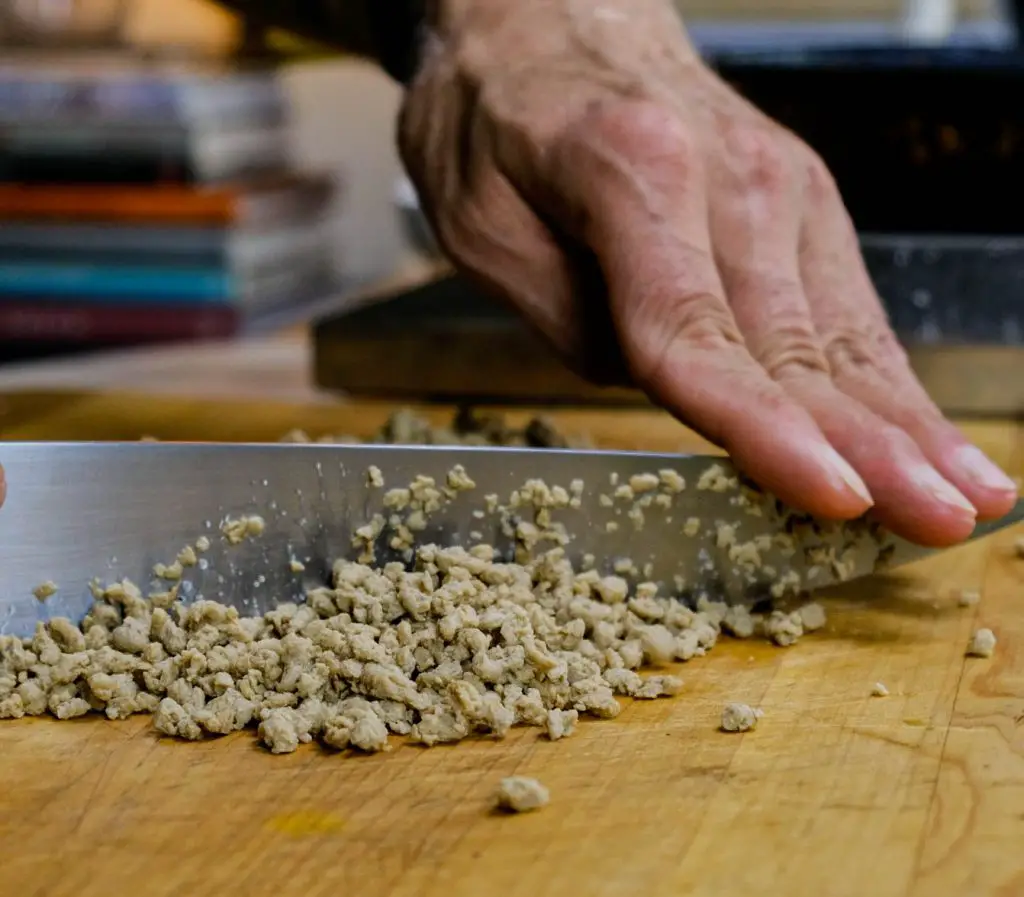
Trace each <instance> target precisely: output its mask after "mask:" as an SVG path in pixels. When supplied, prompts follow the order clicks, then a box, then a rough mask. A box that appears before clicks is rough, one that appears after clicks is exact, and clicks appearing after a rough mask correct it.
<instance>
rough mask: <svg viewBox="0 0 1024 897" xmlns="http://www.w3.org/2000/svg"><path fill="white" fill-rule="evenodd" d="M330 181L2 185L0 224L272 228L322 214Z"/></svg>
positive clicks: (288, 178)
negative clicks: (212, 184) (44, 222)
mask: <svg viewBox="0 0 1024 897" xmlns="http://www.w3.org/2000/svg"><path fill="white" fill-rule="evenodd" d="M333 192H334V191H333V184H332V182H331V180H330V179H329V178H327V177H320V176H299V175H295V176H283V177H279V178H274V179H267V180H261V181H253V182H246V183H239V184H228V185H220V186H216V187H204V186H195V185H173V184H160V185H155V186H136V185H120V184H111V185H100V184H88V185H86V184H82V185H78V184H75V185H64V184H61V185H47V184H40V185H36V184H0V221H4V220H6V221H40V220H53V219H60V220H63V221H92V222H95V221H110V222H119V223H122V224H123V223H137V224H164V225H179V226H180V225H184V226H189V225H192V226H217V225H220V226H232V225H245V226H247V227H260V226H274V225H277V224H279V223H281V222H282V221H288V220H292V219H296V218H299V219H306V220H309V219H311V218H313V217H316V216H317V215H319V214H322V212H323V211H324V209H325V208H326V206H327V203H328V202H329V200H330V199H331V196H332V195H333Z"/></svg>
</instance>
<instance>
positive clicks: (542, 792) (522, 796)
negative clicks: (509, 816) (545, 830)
mask: <svg viewBox="0 0 1024 897" xmlns="http://www.w3.org/2000/svg"><path fill="white" fill-rule="evenodd" d="M550 801H551V794H550V793H549V792H548V789H547V788H545V787H544V786H543V785H542V784H541V783H540V782H538V781H537V780H536V779H531V778H528V777H527V776H509V777H508V778H505V779H502V780H501V785H500V787H499V788H498V807H499V808H500V809H502V810H507V811H508V812H510V813H527V812H529V811H531V810H539V809H540V808H541V807H546V806H547V805H548V803H549V802H550Z"/></svg>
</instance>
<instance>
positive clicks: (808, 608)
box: [798, 601, 828, 632]
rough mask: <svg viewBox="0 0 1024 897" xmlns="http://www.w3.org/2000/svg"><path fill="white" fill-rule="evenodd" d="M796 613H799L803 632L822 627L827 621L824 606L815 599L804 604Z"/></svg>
mask: <svg viewBox="0 0 1024 897" xmlns="http://www.w3.org/2000/svg"><path fill="white" fill-rule="evenodd" d="M798 613H799V614H800V622H801V624H802V626H803V631H804V632H817V631H818V630H819V629H824V628H825V624H826V623H828V618H827V617H826V616H825V608H823V607H822V606H821V605H820V604H818V603H817V602H816V601H812V602H811V603H810V604H805V605H804V606H803V607H801V608H800V610H799V611H798Z"/></svg>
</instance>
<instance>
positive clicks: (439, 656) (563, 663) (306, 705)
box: [0, 545, 823, 753]
mask: <svg viewBox="0 0 1024 897" xmlns="http://www.w3.org/2000/svg"><path fill="white" fill-rule="evenodd" d="M783 619H784V622H785V626H780V625H779V624H780V621H782V620H783ZM822 622H823V617H822V614H821V610H820V607H818V606H817V605H809V606H807V607H805V608H803V609H802V611H796V612H793V613H790V614H785V613H783V612H781V611H775V612H773V613H772V614H770V615H768V616H758V615H751V614H750V612H749V611H748V610H746V609H745V608H742V607H729V606H727V605H724V604H717V603H710V602H705V603H703V604H702V605H701V606H700V607H699V608H697V609H690V608H688V607H686V606H685V605H684V604H683V603H682V602H680V601H678V600H676V599H674V598H666V597H661V596H659V595H657V593H656V589H655V587H653V586H651V585H645V584H641V585H639V586H638V587H636V589H634V590H632V592H631V591H630V589H629V587H628V585H627V583H626V581H625V580H624V579H622V578H620V577H618V576H600V575H599V574H598V573H597V572H596V571H592V570H591V571H585V572H578V571H576V570H574V569H573V567H572V566H571V564H570V563H569V562H568V560H566V558H565V557H564V554H563V551H562V549H559V548H556V549H552V550H550V551H547V552H544V553H543V554H541V555H540V556H538V557H537V558H535V559H534V560H532V561H530V562H528V563H526V564H517V563H502V562H499V561H497V560H495V559H494V556H493V552H492V550H491V549H490V548H488V547H487V546H482V545H481V546H475V547H473V548H471V549H469V550H466V549H462V548H438V547H436V546H430V545H427V546H422V547H420V548H418V549H417V550H416V553H415V561H414V563H413V564H412V565H411V567H406V566H405V565H403V564H400V563H391V564H386V565H384V566H383V567H374V566H371V565H367V564H360V563H357V562H351V561H339V562H337V563H336V564H335V566H334V574H333V584H332V586H331V587H330V588H318V589H314V590H312V591H311V592H310V593H309V595H308V597H307V601H306V603H305V604H303V605H296V604H283V605H281V606H279V607H277V608H276V609H274V610H273V611H271V612H269V613H267V614H264V615H263V616H262V617H243V616H241V615H240V614H239V613H238V611H237V610H236V609H235V608H232V607H227V606H225V605H223V604H219V603H217V602H215V601H204V600H200V601H196V602H194V603H192V604H189V605H186V604H183V603H182V602H180V601H178V599H177V590H176V588H170V589H168V590H167V591H165V592H162V593H154V594H151V595H149V596H143V594H142V592H141V591H140V590H139V589H138V588H137V587H135V586H134V585H132V584H131V583H130V582H120V583H116V584H114V585H111V586H108V587H106V588H100V587H97V590H96V599H95V603H94V605H93V607H92V609H91V611H90V612H89V613H88V614H87V615H86V617H85V619H84V621H83V622H82V624H81V626H78V625H75V623H73V622H72V621H71V620H68V619H64V618H60V617H55V618H53V619H51V620H49V621H48V622H47V623H39V624H38V626H37V628H36V632H35V635H34V636H33V637H32V638H31V639H24V640H23V639H20V638H16V637H13V636H4V637H0V718H8V719H9V718H17V717H21V716H24V715H40V714H44V713H47V712H49V713H51V714H53V715H54V716H56V717H57V718H58V719H70V718H72V717H76V716H82V715H84V714H86V713H89V712H90V711H99V712H102V713H105V714H106V716H107V717H109V718H110V719H121V718H124V717H127V716H130V715H132V714H135V713H141V712H150V713H153V714H154V722H155V725H156V727H157V729H158V730H159V731H161V732H163V733H166V734H168V735H174V736H177V737H180V738H186V739H199V738H201V737H203V736H204V735H224V734H227V733H229V732H233V731H236V730H239V729H244V728H246V727H247V726H249V725H255V726H258V731H259V736H260V738H261V739H262V740H263V742H264V743H265V744H266V745H267V746H268V747H269V748H270V749H271V750H272V751H273V752H275V753H283V752H288V751H293V750H295V749H296V747H298V745H299V744H301V743H303V742H308V741H310V740H312V739H314V738H317V739H319V740H321V741H322V742H323V743H324V744H326V745H328V746H330V747H333V748H337V749H339V750H340V749H344V748H347V747H352V748H356V749H359V750H362V751H381V750H385V749H387V747H388V742H389V735H391V734H395V735H408V736H409V737H410V739H411V740H412V741H414V742H417V743H420V744H424V745H434V744H439V743H443V742H452V741H459V740H461V739H463V738H466V737H468V736H469V735H471V734H473V733H480V732H482V733H489V734H491V735H494V736H498V737H500V736H503V735H505V734H506V733H507V732H508V731H509V729H510V728H511V727H512V726H514V725H517V724H523V725H530V726H538V727H541V728H543V729H544V730H545V731H546V732H547V735H548V737H549V738H552V739H559V738H563V737H565V736H567V735H570V734H571V733H572V731H573V729H574V727H575V725H576V722H577V719H578V718H579V716H580V715H581V714H586V715H589V716H593V717H598V718H610V717H614V716H616V715H617V714H618V713H619V710H620V705H619V702H618V701H617V700H616V696H617V695H619V696H625V697H631V698H636V699H641V700H643V699H654V698H659V697H663V696H668V695H674V694H677V693H678V692H679V691H680V689H681V688H682V683H681V682H680V680H679V679H678V678H677V677H675V676H674V675H666V674H663V673H653V674H650V675H647V676H643V675H641V674H640V673H639V672H637V671H638V670H639V669H641V668H643V667H650V668H658V667H664V666H665V665H667V664H670V663H672V662H674V661H683V660H689V659H691V658H694V657H699V656H701V655H703V654H704V653H705V652H707V651H708V650H709V649H710V648H711V647H712V646H713V645H714V644H715V642H716V640H717V639H718V637H719V635H720V633H721V632H722V631H723V629H724V630H726V631H728V632H730V633H732V634H735V635H739V636H749V635H753V634H754V633H755V631H761V632H764V633H770V632H772V631H773V627H774V628H775V629H778V630H779V631H785V632H786V633H787V639H786V643H790V642H791V641H792V636H793V635H794V634H795V633H799V632H800V631H802V629H803V628H804V627H805V626H806V625H808V624H810V625H812V626H813V625H820V623H822Z"/></svg>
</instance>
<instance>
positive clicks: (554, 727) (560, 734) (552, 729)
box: [547, 710, 580, 741]
mask: <svg viewBox="0 0 1024 897" xmlns="http://www.w3.org/2000/svg"><path fill="white" fill-rule="evenodd" d="M579 718H580V714H579V711H578V710H549V711H548V715H547V732H548V738H549V739H551V741H558V740H559V739H561V738H568V737H569V736H570V735H572V733H573V732H575V731H576V722H577V721H578V720H579Z"/></svg>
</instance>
